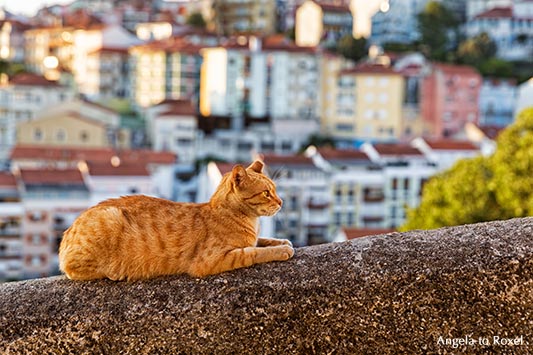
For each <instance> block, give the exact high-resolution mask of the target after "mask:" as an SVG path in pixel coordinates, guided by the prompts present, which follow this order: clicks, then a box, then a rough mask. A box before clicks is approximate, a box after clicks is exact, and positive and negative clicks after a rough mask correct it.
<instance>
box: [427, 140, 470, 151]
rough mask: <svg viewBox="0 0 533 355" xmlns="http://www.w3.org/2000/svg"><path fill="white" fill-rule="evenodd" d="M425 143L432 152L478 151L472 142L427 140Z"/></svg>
mask: <svg viewBox="0 0 533 355" xmlns="http://www.w3.org/2000/svg"><path fill="white" fill-rule="evenodd" d="M426 143H427V144H428V145H429V147H430V148H431V149H434V150H479V148H478V147H477V146H475V145H474V144H473V143H472V142H469V141H456V140H451V139H441V140H427V141H426Z"/></svg>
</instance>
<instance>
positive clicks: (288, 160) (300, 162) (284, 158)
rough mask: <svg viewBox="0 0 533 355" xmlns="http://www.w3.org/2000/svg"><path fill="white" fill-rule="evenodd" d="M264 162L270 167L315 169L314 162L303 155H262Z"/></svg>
mask: <svg viewBox="0 0 533 355" xmlns="http://www.w3.org/2000/svg"><path fill="white" fill-rule="evenodd" d="M262 157H263V161H264V163H265V164H266V165H270V166H279V165H282V166H287V167H288V166H290V167H310V168H315V165H314V163H313V160H312V159H311V158H308V157H306V156H303V155H277V154H262Z"/></svg>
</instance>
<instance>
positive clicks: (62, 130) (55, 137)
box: [17, 112, 110, 148]
mask: <svg viewBox="0 0 533 355" xmlns="http://www.w3.org/2000/svg"><path fill="white" fill-rule="evenodd" d="M17 142H18V144H20V145H43V146H51V145H52V146H70V147H72V146H78V147H87V148H104V147H109V146H110V142H109V139H108V135H107V127H106V125H105V124H104V123H102V122H99V121H96V120H93V119H91V118H88V117H85V116H82V115H80V114H78V113H74V112H66V113H64V114H63V115H59V116H56V117H48V118H41V119H38V120H34V121H28V122H24V123H21V124H19V125H18V130H17Z"/></svg>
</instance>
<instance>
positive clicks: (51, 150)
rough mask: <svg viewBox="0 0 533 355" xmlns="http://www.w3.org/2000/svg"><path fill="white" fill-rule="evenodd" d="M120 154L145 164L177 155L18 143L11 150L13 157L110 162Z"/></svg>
mask: <svg viewBox="0 0 533 355" xmlns="http://www.w3.org/2000/svg"><path fill="white" fill-rule="evenodd" d="M114 156H118V157H119V158H120V159H121V160H122V161H123V162H132V163H133V162H136V163H139V164H141V163H144V164H173V163H175V162H176V155H175V154H174V153H169V152H156V151H151V150H147V149H143V150H115V149H112V148H78V147H53V146H49V147H43V146H30V145H17V146H15V148H14V149H13V151H12V152H11V159H27V160H49V161H72V162H76V161H80V160H84V161H91V162H109V161H111V158H112V157H114Z"/></svg>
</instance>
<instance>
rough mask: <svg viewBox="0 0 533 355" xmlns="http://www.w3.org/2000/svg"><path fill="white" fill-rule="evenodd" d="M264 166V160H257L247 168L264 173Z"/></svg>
mask: <svg viewBox="0 0 533 355" xmlns="http://www.w3.org/2000/svg"><path fill="white" fill-rule="evenodd" d="M264 166H265V164H263V162H262V161H260V160H256V161H254V162H253V163H252V164H250V166H249V167H247V168H246V169H250V170H252V171H255V172H256V173H262V172H263V167H264Z"/></svg>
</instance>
